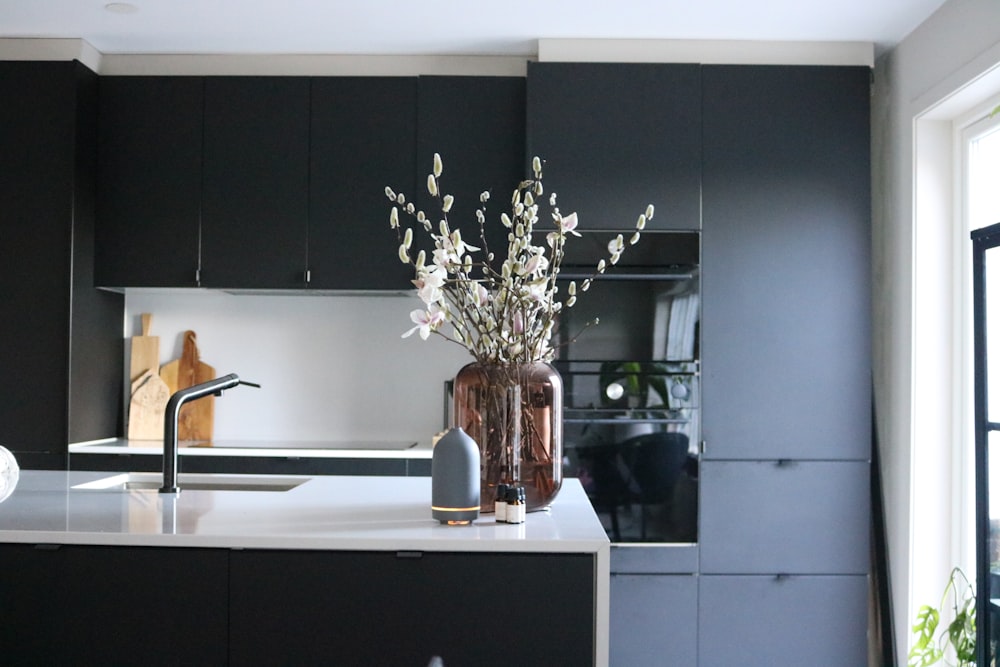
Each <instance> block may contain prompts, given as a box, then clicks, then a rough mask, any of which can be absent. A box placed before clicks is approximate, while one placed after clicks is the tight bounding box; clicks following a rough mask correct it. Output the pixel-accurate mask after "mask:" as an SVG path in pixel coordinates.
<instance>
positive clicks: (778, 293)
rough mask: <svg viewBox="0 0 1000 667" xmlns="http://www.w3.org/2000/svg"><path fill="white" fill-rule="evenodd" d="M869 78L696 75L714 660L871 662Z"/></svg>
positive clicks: (703, 503) (704, 583)
mask: <svg viewBox="0 0 1000 667" xmlns="http://www.w3.org/2000/svg"><path fill="white" fill-rule="evenodd" d="M869 82H870V72H869V70H868V68H864V67H813V66H794V67H793V66H726V65H713V66H705V67H704V68H703V69H702V93H703V99H704V106H703V109H704V116H703V127H704V147H703V148H704V160H703V167H702V193H703V209H702V262H701V286H702V312H701V345H702V347H701V363H702V376H701V385H702V423H703V430H702V434H703V438H704V447H703V452H702V465H701V470H700V472H701V477H700V480H699V481H700V489H699V490H700V501H699V507H700V525H699V536H700V543H699V558H700V572H701V575H700V578H699V662H700V663H701V664H706V665H714V664H730V663H731V662H732V661H734V660H737V661H740V662H748V663H751V664H774V665H796V664H803V663H807V664H810V665H847V664H861V663H863V662H864V661H865V659H866V648H867V644H866V641H865V631H866V623H865V621H864V619H866V617H867V607H868V599H867V590H868V589H867V573H868V569H869V558H868V553H869V549H868V541H869V530H870V526H869V523H870V508H869V476H870V462H869V456H870V452H871V389H870V386H871V352H870V348H871V301H870V290H871V250H870V245H871V224H870V215H871V211H870V203H871V196H870V173H869V159H870V158H869V152H870V133H869V85H870V84H869ZM775 627H781V628H782V629H783V631H782V633H781V636H780V638H779V639H778V640H776V639H775V635H774V634H773V629H774V628H775ZM768 635H770V636H768Z"/></svg>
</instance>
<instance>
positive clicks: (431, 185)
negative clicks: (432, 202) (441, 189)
mask: <svg viewBox="0 0 1000 667" xmlns="http://www.w3.org/2000/svg"><path fill="white" fill-rule="evenodd" d="M427 192H429V193H431V196H432V197H436V196H437V193H438V186H437V180H436V179H435V178H434V174H427Z"/></svg>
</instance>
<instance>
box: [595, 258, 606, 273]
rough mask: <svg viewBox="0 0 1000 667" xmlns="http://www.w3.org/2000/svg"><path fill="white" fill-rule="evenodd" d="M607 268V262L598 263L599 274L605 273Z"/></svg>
mask: <svg viewBox="0 0 1000 667" xmlns="http://www.w3.org/2000/svg"><path fill="white" fill-rule="evenodd" d="M607 266H608V265H607V262H605V261H604V260H603V259H602V260H601V261H599V262H598V263H597V272H598V273H604V269H606V268H607Z"/></svg>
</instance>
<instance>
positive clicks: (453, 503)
mask: <svg viewBox="0 0 1000 667" xmlns="http://www.w3.org/2000/svg"><path fill="white" fill-rule="evenodd" d="M431 512H432V514H433V516H434V518H435V519H437V520H438V521H440V522H441V523H444V524H449V525H462V524H468V523H471V522H473V521H475V520H476V519H478V518H479V445H477V444H476V441H475V440H473V439H472V438H470V437H469V436H468V434H466V432H465V431H463V430H462V429H461V428H453V429H449V430H448V432H447V433H445V434H444V435H443V436H442V437H441V439H440V440H438V441H437V444H436V445H434V455H433V458H432V459H431Z"/></svg>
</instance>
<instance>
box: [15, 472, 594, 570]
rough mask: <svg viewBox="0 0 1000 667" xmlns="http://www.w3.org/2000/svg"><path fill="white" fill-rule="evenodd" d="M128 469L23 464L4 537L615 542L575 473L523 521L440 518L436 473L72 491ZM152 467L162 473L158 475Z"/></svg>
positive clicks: (400, 544) (445, 546) (389, 543)
mask: <svg viewBox="0 0 1000 667" xmlns="http://www.w3.org/2000/svg"><path fill="white" fill-rule="evenodd" d="M121 475H123V474H122V473H106V472H83V471H71V472H63V471H39V470H23V471H21V475H20V480H19V481H18V483H17V486H16V488H15V490H14V492H13V494H11V495H10V496H9V497H8V498H7V499H6V500H4V501H3V502H0V542H20V543H53V544H90V545H130V546H171V547H177V546H180V547H221V548H241V547H242V548H267V549H327V550H397V551H399V550H402V551H407V550H414V551H509V552H562V553H568V552H582V553H600V554H601V556H602V560H604V559H605V558H607V554H608V553H609V550H610V544H609V541H608V538H607V535H606V533H605V531H604V529H603V528H602V526H601V524H600V522H599V520H598V518H597V516H596V514H595V513H594V510H593V508H592V507H591V504H590V502H589V501H588V499H587V497H586V494H585V493H584V491H583V489H582V487H581V486H580V483H579V481H578V480H576V479H566V480H564V482H563V487H562V489H561V491H560V492H559V495H558V496H557V497H556V499H555V500H554V502H553V504H552V506H551V507H550V508H549V509H547V510H544V511H540V512H532V513H530V514H528V516H527V520H526V521H525V523H523V524H518V525H512V524H498V523H496V522H495V521H494V519H493V515H492V514H484V515H481V516H480V518H479V519H478V520H477V521H476V522H475V523H473V524H472V525H470V526H444V525H441V524H440V523H438V522H437V521H435V520H434V519H432V518H431V509H430V497H431V479H430V478H429V477H355V476H294V475H189V476H186V475H184V474H183V473H182V474H181V481H182V484H183V482H184V481H185V478H186V477H187V478H192V479H193V478H200V479H208V480H212V481H219V480H222V481H226V480H230V481H232V480H237V481H240V480H242V481H260V480H263V481H287V482H290V483H292V484H294V483H297V482H299V481H303V480H304V483H302V484H300V485H298V486H296V487H295V488H292V489H291V490H288V491H243V490H239V491H235V490H226V491H218V490H215V491H208V490H195V489H185V490H183V491H182V492H181V493H180V494H177V495H176V496H175V495H172V494H161V493H159V492H158V491H157V490H156V489H144V490H135V489H132V490H127V491H126V490H122V489H121V485H119V486H118V488H109V489H103V490H102V489H93V488H91V489H83V488H74V487H78V486H79V485H81V484H86V483H91V482H94V481H95V480H102V479H107V478H112V477H116V476H121ZM148 475H149V476H151V477H153V478H155V479H156V480H157V481H158V480H159V479H160V476H159V474H157V473H149V474H148Z"/></svg>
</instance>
